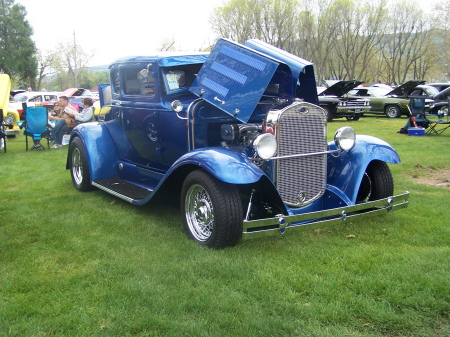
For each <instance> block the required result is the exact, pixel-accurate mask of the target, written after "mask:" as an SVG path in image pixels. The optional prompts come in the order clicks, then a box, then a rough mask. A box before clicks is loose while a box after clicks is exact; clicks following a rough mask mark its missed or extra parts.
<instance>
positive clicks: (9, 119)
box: [4, 114, 15, 125]
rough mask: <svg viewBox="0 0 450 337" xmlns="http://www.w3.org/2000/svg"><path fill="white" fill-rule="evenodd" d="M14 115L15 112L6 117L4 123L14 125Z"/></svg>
mask: <svg viewBox="0 0 450 337" xmlns="http://www.w3.org/2000/svg"><path fill="white" fill-rule="evenodd" d="M14 119H15V118H14V115H13V114H8V115H7V116H6V117H5V119H4V123H5V124H7V125H14Z"/></svg>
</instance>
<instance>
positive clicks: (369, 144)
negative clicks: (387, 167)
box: [327, 135, 400, 203]
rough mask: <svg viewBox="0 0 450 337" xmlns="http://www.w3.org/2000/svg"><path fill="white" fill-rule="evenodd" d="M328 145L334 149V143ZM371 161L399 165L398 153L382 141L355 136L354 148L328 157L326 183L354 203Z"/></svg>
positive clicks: (364, 136)
mask: <svg viewBox="0 0 450 337" xmlns="http://www.w3.org/2000/svg"><path fill="white" fill-rule="evenodd" d="M328 145H329V147H330V149H336V145H335V143H334V142H329V143H328ZM373 160H380V161H384V162H386V163H391V164H397V163H400V157H399V155H398V153H397V152H396V151H395V150H394V148H393V147H392V146H391V145H389V144H388V143H387V142H385V141H384V140H382V139H379V138H376V137H373V136H367V135H357V136H356V143H355V146H354V147H353V149H351V150H350V151H349V152H342V153H341V154H340V155H339V156H338V157H333V156H332V155H328V176H327V183H328V184H329V185H332V186H334V187H336V188H337V189H338V190H340V191H342V193H344V194H345V195H346V196H347V197H348V199H349V200H351V202H352V203H355V202H356V197H357V195H358V190H359V186H360V185H361V181H362V178H363V176H364V172H365V171H366V168H367V166H368V165H369V164H370V162H371V161H373Z"/></svg>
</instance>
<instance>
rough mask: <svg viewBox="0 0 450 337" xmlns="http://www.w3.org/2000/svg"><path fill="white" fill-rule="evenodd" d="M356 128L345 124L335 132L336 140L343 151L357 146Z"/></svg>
mask: <svg viewBox="0 0 450 337" xmlns="http://www.w3.org/2000/svg"><path fill="white" fill-rule="evenodd" d="M355 138H356V134H355V130H353V128H351V127H350V126H344V127H342V128H340V129H339V130H337V131H336V133H335V134H334V142H335V143H336V146H337V147H338V148H339V149H341V150H342V151H350V150H351V149H352V148H353V146H355Z"/></svg>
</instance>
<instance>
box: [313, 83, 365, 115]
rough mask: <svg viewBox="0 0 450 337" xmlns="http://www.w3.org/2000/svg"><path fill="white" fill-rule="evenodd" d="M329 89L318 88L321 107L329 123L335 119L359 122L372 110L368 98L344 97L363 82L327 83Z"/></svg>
mask: <svg viewBox="0 0 450 337" xmlns="http://www.w3.org/2000/svg"><path fill="white" fill-rule="evenodd" d="M326 83H327V84H329V86H328V87H317V94H318V98H319V106H320V107H322V108H323V109H325V111H326V112H327V121H328V122H331V121H332V120H333V119H335V118H343V117H345V118H347V120H355V121H357V120H358V119H359V117H360V116H361V115H362V114H363V113H364V112H367V111H369V110H370V101H369V100H368V99H367V98H359V97H358V98H355V97H346V96H344V95H345V94H346V93H348V92H349V91H350V90H352V89H353V88H355V87H357V86H358V85H361V84H362V83H363V82H361V81H355V80H352V81H333V82H326Z"/></svg>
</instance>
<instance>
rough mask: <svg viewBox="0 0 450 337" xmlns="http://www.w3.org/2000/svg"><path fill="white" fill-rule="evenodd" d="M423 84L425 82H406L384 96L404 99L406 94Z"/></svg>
mask: <svg viewBox="0 0 450 337" xmlns="http://www.w3.org/2000/svg"><path fill="white" fill-rule="evenodd" d="M424 83H425V81H422V80H414V81H408V82H406V83H404V84H402V85H400V86H398V87H397V88H395V89H394V90H392V91H390V92H388V93H387V94H386V95H385V96H397V97H406V96H407V95H406V93H407V92H409V91H410V90H412V89H414V88H415V87H417V86H418V85H419V84H424Z"/></svg>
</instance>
